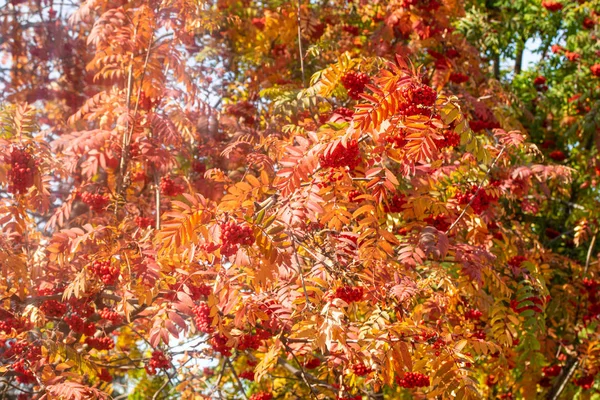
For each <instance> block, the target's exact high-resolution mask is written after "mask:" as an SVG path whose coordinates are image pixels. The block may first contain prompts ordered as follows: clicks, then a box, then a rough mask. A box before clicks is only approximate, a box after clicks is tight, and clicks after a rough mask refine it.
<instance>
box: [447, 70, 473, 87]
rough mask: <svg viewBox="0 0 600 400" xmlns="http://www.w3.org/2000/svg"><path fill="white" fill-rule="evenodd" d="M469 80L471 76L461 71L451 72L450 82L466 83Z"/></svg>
mask: <svg viewBox="0 0 600 400" xmlns="http://www.w3.org/2000/svg"><path fill="white" fill-rule="evenodd" d="M468 80H469V77H468V76H467V75H465V74H461V73H460V72H454V73H452V74H450V82H454V83H458V84H460V83H465V82H466V81H468Z"/></svg>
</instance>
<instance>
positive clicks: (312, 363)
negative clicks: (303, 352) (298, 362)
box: [304, 358, 321, 369]
mask: <svg viewBox="0 0 600 400" xmlns="http://www.w3.org/2000/svg"><path fill="white" fill-rule="evenodd" d="M319 365H321V360H320V359H318V358H311V359H310V360H308V361H305V362H304V368H306V369H315V368H317V367H318V366H319Z"/></svg>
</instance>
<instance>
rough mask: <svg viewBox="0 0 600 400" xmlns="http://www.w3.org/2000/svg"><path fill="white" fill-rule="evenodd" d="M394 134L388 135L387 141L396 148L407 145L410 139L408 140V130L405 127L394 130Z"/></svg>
mask: <svg viewBox="0 0 600 400" xmlns="http://www.w3.org/2000/svg"><path fill="white" fill-rule="evenodd" d="M394 133H395V134H394V135H389V136H386V138H385V141H386V142H387V143H389V144H391V145H392V148H394V149H401V148H402V147H404V146H406V143H408V141H407V140H406V131H405V130H404V129H400V130H397V131H395V132H394Z"/></svg>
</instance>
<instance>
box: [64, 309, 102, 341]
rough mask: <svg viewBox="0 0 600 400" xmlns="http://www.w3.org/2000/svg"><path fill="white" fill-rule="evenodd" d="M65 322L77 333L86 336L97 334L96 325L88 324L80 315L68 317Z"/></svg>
mask: <svg viewBox="0 0 600 400" xmlns="http://www.w3.org/2000/svg"><path fill="white" fill-rule="evenodd" d="M65 322H66V323H67V325H69V328H71V330H72V331H73V332H75V333H83V334H84V335H86V336H92V335H93V334H94V333H96V325H95V324H94V323H93V322H90V323H87V324H86V323H85V321H84V320H83V318H81V317H80V316H78V315H75V314H73V315H71V316H70V317H66V318H65Z"/></svg>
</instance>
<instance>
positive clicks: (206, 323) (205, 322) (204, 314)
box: [192, 302, 214, 333]
mask: <svg viewBox="0 0 600 400" xmlns="http://www.w3.org/2000/svg"><path fill="white" fill-rule="evenodd" d="M192 312H193V313H194V316H195V317H194V322H196V328H198V331H200V332H204V333H212V332H213V331H214V328H213V327H212V318H211V317H210V307H209V306H208V304H206V303H204V302H202V303H200V304H198V305H197V306H194V308H192Z"/></svg>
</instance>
